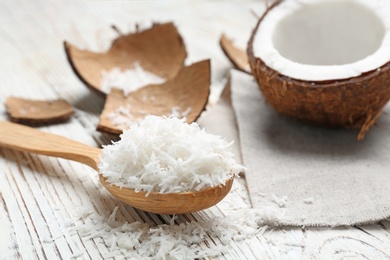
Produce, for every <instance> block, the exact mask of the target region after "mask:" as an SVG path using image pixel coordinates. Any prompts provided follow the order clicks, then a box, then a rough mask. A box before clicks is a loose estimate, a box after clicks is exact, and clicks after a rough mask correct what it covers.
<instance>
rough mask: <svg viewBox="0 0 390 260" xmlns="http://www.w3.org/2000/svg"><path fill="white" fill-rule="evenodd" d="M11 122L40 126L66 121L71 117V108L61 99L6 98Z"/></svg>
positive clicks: (72, 111)
mask: <svg viewBox="0 0 390 260" xmlns="http://www.w3.org/2000/svg"><path fill="white" fill-rule="evenodd" d="M5 106H6V109H7V113H8V116H9V118H10V120H11V121H13V122H17V123H22V124H27V125H40V124H51V123H58V122H63V121H66V120H68V119H69V118H70V116H71V115H73V113H74V110H73V107H72V106H71V105H70V104H69V103H68V102H66V101H65V100H62V99H57V100H52V101H44V100H30V99H24V98H16V97H8V98H7V100H6V101H5Z"/></svg>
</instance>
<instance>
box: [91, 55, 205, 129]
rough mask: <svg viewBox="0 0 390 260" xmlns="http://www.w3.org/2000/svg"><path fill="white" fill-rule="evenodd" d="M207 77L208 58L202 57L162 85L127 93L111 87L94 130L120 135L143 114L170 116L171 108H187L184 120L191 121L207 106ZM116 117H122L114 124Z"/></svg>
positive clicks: (182, 109) (180, 110) (182, 110)
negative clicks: (203, 58) (201, 59)
mask: <svg viewBox="0 0 390 260" xmlns="http://www.w3.org/2000/svg"><path fill="white" fill-rule="evenodd" d="M210 77H211V75H210V60H204V61H200V62H197V63H194V64H192V65H190V66H188V67H183V68H182V69H181V70H180V71H179V72H178V73H177V75H176V76H175V77H173V78H172V79H170V80H168V81H166V82H165V83H163V84H159V85H148V86H145V87H142V88H140V89H138V90H136V91H134V92H131V93H129V94H128V95H127V96H126V95H124V93H123V91H122V90H119V89H115V88H114V89H112V90H111V92H110V94H109V95H108V96H107V99H106V103H105V106H104V109H103V112H102V114H101V116H100V122H99V125H98V127H97V129H98V130H99V131H102V132H106V133H111V134H120V133H122V130H123V128H127V127H128V126H129V125H128V123H129V122H137V121H140V120H142V119H143V118H144V117H145V116H147V115H157V116H170V115H172V112H173V110H175V109H177V111H178V112H179V113H183V112H184V111H187V113H186V115H185V117H186V120H187V122H188V123H191V122H194V121H196V119H197V118H198V117H199V116H200V114H201V113H202V111H203V110H205V107H206V105H207V102H208V97H209V94H210V80H211V79H210ZM113 117H114V118H113ZM118 117H122V119H120V121H119V123H115V122H114V121H115V118H118ZM122 121H124V122H122ZM126 121H127V122H126ZM123 123H124V124H123Z"/></svg>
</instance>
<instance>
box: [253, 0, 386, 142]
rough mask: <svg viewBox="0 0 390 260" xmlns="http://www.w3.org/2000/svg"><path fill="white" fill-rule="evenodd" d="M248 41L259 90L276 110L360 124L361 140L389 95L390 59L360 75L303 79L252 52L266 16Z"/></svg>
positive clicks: (316, 120) (329, 122) (324, 122)
mask: <svg viewBox="0 0 390 260" xmlns="http://www.w3.org/2000/svg"><path fill="white" fill-rule="evenodd" d="M280 2H281V1H278V2H276V3H275V4H273V5H272V6H271V7H270V8H268V9H267V11H266V12H265V13H264V15H263V16H262V17H261V18H260V19H259V21H258V23H257V25H256V27H255V29H254V30H253V32H252V35H251V38H250V40H249V42H248V48H247V53H248V58H249V64H250V67H251V70H252V74H253V75H254V77H255V79H256V81H257V83H258V85H259V87H260V90H261V92H262V94H263V96H264V98H265V100H266V101H267V103H268V104H269V105H270V106H272V107H273V108H274V109H275V110H276V111H278V112H279V113H281V114H283V115H287V116H291V117H294V118H296V119H298V120H301V121H304V122H309V123H313V124H317V125H321V126H326V127H343V128H360V133H359V135H358V140H362V139H363V138H364V135H365V134H366V133H367V131H368V130H369V129H370V127H372V126H373V125H374V124H375V122H376V121H377V119H378V118H379V116H380V115H381V113H382V109H383V107H384V105H385V104H386V103H387V102H388V101H389V99H390V62H389V63H387V64H385V65H383V66H382V67H380V68H377V69H375V70H372V71H369V72H367V73H364V74H362V75H360V76H357V77H353V78H348V79H343V80H327V81H304V80H298V79H294V78H291V77H287V76H284V75H282V74H280V73H279V72H278V71H276V70H274V69H272V68H270V67H268V66H267V65H266V64H265V63H264V62H263V61H262V60H261V59H260V58H259V57H255V55H254V53H253V42H254V39H255V37H256V31H257V30H258V28H259V26H260V24H261V22H262V21H263V19H264V17H266V15H267V14H268V13H269V12H271V11H272V9H273V8H275V7H276V6H277V5H278V4H280Z"/></svg>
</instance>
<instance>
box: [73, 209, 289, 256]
mask: <svg viewBox="0 0 390 260" xmlns="http://www.w3.org/2000/svg"><path fill="white" fill-rule="evenodd" d="M117 210H118V207H116V208H115V209H114V212H113V213H112V214H111V216H110V217H109V218H108V219H104V218H103V217H102V216H100V215H98V214H84V216H83V217H82V218H81V220H82V221H83V222H84V223H83V224H81V225H76V226H75V228H74V230H75V231H76V232H77V233H78V234H79V235H80V236H81V237H82V240H83V241H87V240H91V239H95V238H102V239H103V240H104V243H105V244H106V245H107V246H108V247H109V252H108V253H107V255H104V256H103V257H104V258H108V257H114V258H117V257H119V258H122V257H125V258H130V259H196V258H203V257H216V256H221V255H222V254H224V253H228V251H229V250H230V249H231V244H232V242H233V241H235V242H239V241H244V240H247V239H250V238H252V237H254V236H255V235H258V236H261V235H263V234H264V232H266V231H267V229H268V226H267V225H268V224H270V225H276V224H277V223H278V220H279V218H280V217H281V215H280V212H279V211H277V210H275V209H273V208H263V209H246V210H239V211H235V212H234V213H233V214H232V215H229V216H227V217H213V218H211V219H210V220H207V221H191V222H187V223H181V224H175V217H173V218H172V219H168V221H169V222H170V223H169V224H161V225H157V226H155V225H151V224H146V223H142V222H139V221H135V222H132V223H128V222H126V223H123V222H120V221H118V220H116V214H117ZM271 232H272V230H271Z"/></svg>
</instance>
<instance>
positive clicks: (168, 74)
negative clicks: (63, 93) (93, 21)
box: [64, 23, 187, 95]
mask: <svg viewBox="0 0 390 260" xmlns="http://www.w3.org/2000/svg"><path fill="white" fill-rule="evenodd" d="M64 47H65V52H66V56H67V58H68V61H69V63H70V65H71V67H72V69H73V70H74V72H75V73H76V75H77V76H78V77H79V78H80V80H81V81H82V82H83V83H84V84H85V85H86V86H87V87H89V88H90V89H92V90H94V91H97V92H98V93H99V94H103V95H106V94H108V93H107V92H105V91H104V90H102V87H101V82H102V73H105V72H108V71H111V70H112V69H119V70H121V71H126V70H134V69H137V68H136V66H137V65H139V66H140V67H141V68H142V69H143V70H145V71H147V72H150V73H152V74H154V75H157V76H159V77H161V78H164V79H169V78H172V77H173V76H175V75H176V73H177V72H178V71H179V70H180V69H181V68H182V67H183V65H184V60H185V58H186V56H187V52H186V49H185V46H184V42H183V39H182V37H181V36H180V34H179V32H178V30H177V29H176V27H175V25H174V24H173V23H165V24H154V25H153V27H152V28H150V29H147V30H144V31H140V32H136V33H132V34H126V35H121V36H119V37H118V38H116V39H115V40H114V41H113V43H112V46H111V48H110V49H109V50H108V51H107V52H103V53H96V52H91V51H88V50H81V49H79V48H77V47H76V46H73V45H72V44H70V43H68V42H65V43H64Z"/></svg>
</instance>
